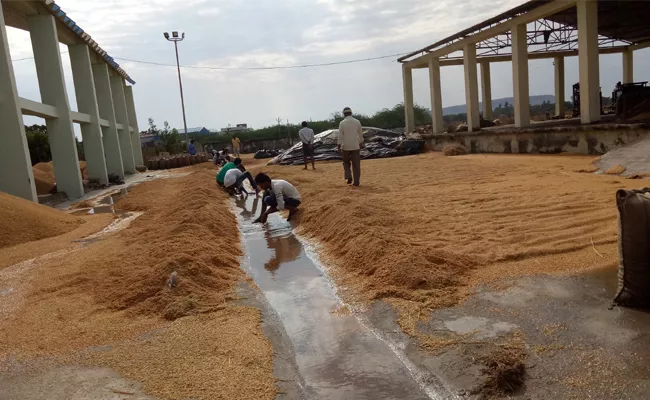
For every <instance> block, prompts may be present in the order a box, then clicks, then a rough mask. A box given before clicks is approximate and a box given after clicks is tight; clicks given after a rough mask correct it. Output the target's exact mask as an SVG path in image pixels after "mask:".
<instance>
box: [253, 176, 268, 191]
mask: <svg viewBox="0 0 650 400" xmlns="http://www.w3.org/2000/svg"><path fill="white" fill-rule="evenodd" d="M255 183H257V186H259V187H260V188H261V189H262V190H268V189H270V188H271V178H270V177H269V176H268V175H266V174H265V173H262V172H260V173H259V174H257V175H255Z"/></svg>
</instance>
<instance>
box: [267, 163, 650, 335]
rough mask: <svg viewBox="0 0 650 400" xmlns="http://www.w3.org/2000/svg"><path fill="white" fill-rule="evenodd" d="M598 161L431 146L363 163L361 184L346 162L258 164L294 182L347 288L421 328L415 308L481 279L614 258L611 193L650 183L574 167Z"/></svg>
mask: <svg viewBox="0 0 650 400" xmlns="http://www.w3.org/2000/svg"><path fill="white" fill-rule="evenodd" d="M593 161H595V158H594V157H588V156H578V155H553V156H550V155H549V156H544V155H467V156H459V157H445V156H443V155H441V154H440V153H427V154H422V155H418V156H412V157H402V158H394V159H378V160H367V161H364V162H363V163H362V167H361V169H362V175H361V187H359V188H354V187H350V186H347V185H346V184H345V182H344V179H343V170H342V166H341V165H340V163H320V164H317V167H316V171H312V170H311V169H310V170H308V171H304V170H302V169H301V167H283V166H265V167H262V168H259V169H261V170H264V171H265V172H267V173H269V174H270V175H271V176H272V177H275V178H281V179H286V180H289V181H290V182H292V183H294V184H295V185H296V186H297V188H298V189H299V191H300V193H301V195H302V196H303V203H304V205H303V207H302V215H300V219H299V222H298V230H299V232H300V233H301V234H302V235H304V236H306V237H310V238H313V239H316V240H317V241H318V242H319V243H321V244H322V245H323V248H324V250H325V251H324V253H325V254H324V256H325V257H328V258H329V259H330V261H331V262H332V263H333V264H334V265H337V266H338V267H337V268H334V270H333V275H334V276H335V278H336V279H337V280H338V283H340V284H341V286H342V287H344V288H345V289H344V290H345V293H346V295H347V296H348V297H349V298H351V299H357V300H361V301H366V302H369V301H372V300H377V299H385V300H387V301H390V302H392V303H393V304H394V305H397V306H398V309H400V310H401V311H402V313H401V318H400V324H401V325H402V327H403V328H404V329H405V330H406V331H407V332H412V333H414V329H413V328H414V325H415V322H416V321H418V319H419V318H418V316H424V314H425V313H426V312H427V311H430V310H433V309H437V308H441V307H450V306H454V305H456V304H458V303H459V302H461V301H462V300H463V299H464V298H465V297H466V296H467V295H468V294H469V293H471V291H472V289H473V288H475V287H476V286H477V285H479V284H484V283H490V282H493V281H496V280H498V279H503V278H509V277H517V276H522V275H531V274H540V273H559V274H574V273H578V272H580V271H584V270H587V269H597V268H601V267H608V268H615V267H616V264H617V254H618V253H617V222H616V221H617V216H616V213H617V212H616V207H615V201H614V194H615V192H616V190H617V189H619V188H636V187H642V186H643V185H644V181H640V180H628V179H625V178H622V177H616V176H599V175H594V174H588V173H581V172H576V171H581V170H589V168H590V165H591V163H592V162H593ZM432 345H433V344H432Z"/></svg>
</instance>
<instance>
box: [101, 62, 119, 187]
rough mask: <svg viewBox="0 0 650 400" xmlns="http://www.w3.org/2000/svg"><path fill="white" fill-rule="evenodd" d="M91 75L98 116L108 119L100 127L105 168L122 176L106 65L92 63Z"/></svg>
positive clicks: (110, 172)
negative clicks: (106, 123)
mask: <svg viewBox="0 0 650 400" xmlns="http://www.w3.org/2000/svg"><path fill="white" fill-rule="evenodd" d="M93 77H94V80H95V91H96V92H97V106H98V107H99V116H100V117H101V118H102V119H105V120H107V121H108V125H109V126H107V127H102V143H103V144H104V154H105V156H106V170H107V171H108V173H109V174H114V175H117V176H118V177H119V178H121V179H123V178H124V165H123V164H122V152H121V150H120V140H119V137H118V135H117V127H116V125H117V121H116V120H115V110H114V108H113V96H112V94H111V83H110V77H109V73H108V65H107V64H106V63H104V62H101V61H100V63H99V64H93Z"/></svg>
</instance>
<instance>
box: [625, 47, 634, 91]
mask: <svg viewBox="0 0 650 400" xmlns="http://www.w3.org/2000/svg"><path fill="white" fill-rule="evenodd" d="M632 82H634V51H632V50H626V51H624V52H623V83H632Z"/></svg>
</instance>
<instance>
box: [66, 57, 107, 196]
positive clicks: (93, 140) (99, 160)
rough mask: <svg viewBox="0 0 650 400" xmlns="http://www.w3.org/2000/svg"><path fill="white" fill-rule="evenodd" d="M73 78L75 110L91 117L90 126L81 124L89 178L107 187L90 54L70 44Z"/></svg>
mask: <svg viewBox="0 0 650 400" xmlns="http://www.w3.org/2000/svg"><path fill="white" fill-rule="evenodd" d="M68 50H69V51H70V64H71V65H72V78H73V80H74V90H75V94H76V97H77V109H78V110H79V112H80V113H84V114H88V115H90V117H91V119H92V121H91V123H89V124H81V137H82V138H83V145H84V153H85V155H86V164H87V165H88V178H89V179H93V178H94V179H99V183H101V184H102V185H108V171H107V169H106V161H105V159H104V144H103V143H102V127H101V126H100V125H99V107H97V94H96V92H95V81H94V79H93V68H92V64H91V63H90V51H89V48H88V46H87V45H85V44H74V45H69V46H68Z"/></svg>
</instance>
